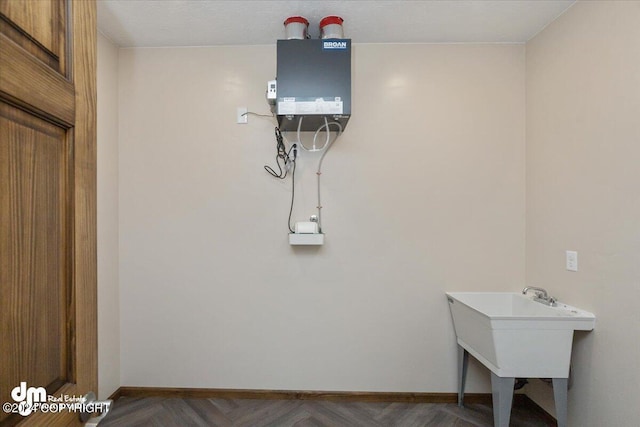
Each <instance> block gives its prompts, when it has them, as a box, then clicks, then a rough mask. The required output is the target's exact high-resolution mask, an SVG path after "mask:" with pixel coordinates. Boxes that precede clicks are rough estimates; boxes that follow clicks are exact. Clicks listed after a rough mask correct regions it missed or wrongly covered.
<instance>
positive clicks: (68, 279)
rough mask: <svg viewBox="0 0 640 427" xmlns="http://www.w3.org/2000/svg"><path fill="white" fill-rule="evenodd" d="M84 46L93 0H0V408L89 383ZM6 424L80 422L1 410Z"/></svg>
mask: <svg viewBox="0 0 640 427" xmlns="http://www.w3.org/2000/svg"><path fill="white" fill-rule="evenodd" d="M95 49H96V10H95V2H94V1H93V0H75V1H72V0H0V401H2V403H3V402H12V400H13V399H12V398H11V396H10V393H11V390H12V389H13V388H14V387H16V386H18V385H19V384H20V383H21V382H26V383H27V385H28V387H45V388H46V389H47V393H48V394H50V395H54V396H57V397H61V396H82V395H84V394H86V393H87V392H88V391H90V390H95V389H96V386H97V358H96V355H97V338H96V330H97V328H96V317H97V311H96V128H95V126H96V123H95V121H96V90H95V78H96V51H95ZM43 55H45V56H43ZM47 58H49V59H51V58H54V59H55V61H57V62H55V61H54V62H55V63H54V62H52V61H51V60H48V59H47ZM56 64H57V65H56ZM71 71H73V72H71ZM17 423H20V425H22V426H27V425H28V426H29V427H33V426H52V425H56V426H57V425H61V426H62V425H79V419H78V414H77V413H75V412H69V411H62V412H57V413H50V412H44V411H36V412H33V413H31V414H30V415H28V416H26V417H23V416H22V415H19V414H12V415H10V416H6V414H4V413H1V414H0V426H2V427H5V426H13V425H15V424H17Z"/></svg>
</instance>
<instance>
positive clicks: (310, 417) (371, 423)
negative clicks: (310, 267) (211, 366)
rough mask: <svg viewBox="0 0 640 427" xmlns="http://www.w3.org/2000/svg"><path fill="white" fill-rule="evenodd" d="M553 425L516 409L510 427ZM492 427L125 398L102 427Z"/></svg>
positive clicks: (469, 414) (313, 407) (366, 407)
mask: <svg viewBox="0 0 640 427" xmlns="http://www.w3.org/2000/svg"><path fill="white" fill-rule="evenodd" d="M552 425H554V424H549V422H548V421H547V420H545V419H543V418H541V416H540V415H539V414H536V413H535V412H532V411H531V410H529V409H527V408H520V407H517V406H514V408H513V410H512V412H511V426H512V427H513V426H518V427H547V426H552ZM125 426H126V427H136V426H160V427H174V426H175V427H187V426H198V427H200V426H220V427H351V426H354V427H355V426H358V427H419V426H434V427H440V426H442V427H480V426H481V427H492V426H493V414H492V410H491V407H490V406H489V405H482V404H470V405H466V406H465V407H464V408H458V406H457V405H455V404H444V403H441V404H440V403H439V404H436V403H398V402H395V403H372V402H334V401H321V400H260V399H180V398H164V397H145V398H135V397H122V398H120V399H118V400H117V401H116V402H115V405H114V407H113V409H112V410H111V412H110V413H109V414H108V415H107V417H106V418H105V419H104V420H103V421H102V422H101V423H100V427H125Z"/></svg>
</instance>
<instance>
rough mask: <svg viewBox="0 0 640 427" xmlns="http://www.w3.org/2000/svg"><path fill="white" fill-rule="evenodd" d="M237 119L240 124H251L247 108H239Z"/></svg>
mask: <svg viewBox="0 0 640 427" xmlns="http://www.w3.org/2000/svg"><path fill="white" fill-rule="evenodd" d="M236 111H237V117H236V122H237V123H238V124H245V123H249V115H248V114H247V111H249V110H247V107H238V108H237V110H236Z"/></svg>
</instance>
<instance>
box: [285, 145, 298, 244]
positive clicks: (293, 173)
mask: <svg viewBox="0 0 640 427" xmlns="http://www.w3.org/2000/svg"><path fill="white" fill-rule="evenodd" d="M293 147H295V144H294V145H293ZM293 147H292V148H293ZM294 153H295V151H294ZM294 155H295V154H294ZM295 194H296V161H295V160H293V170H292V171H291V207H290V208H289V220H288V221H287V225H288V226H289V231H290V232H291V233H293V232H294V231H293V228H292V227H291V214H292V213H293V199H294V197H295Z"/></svg>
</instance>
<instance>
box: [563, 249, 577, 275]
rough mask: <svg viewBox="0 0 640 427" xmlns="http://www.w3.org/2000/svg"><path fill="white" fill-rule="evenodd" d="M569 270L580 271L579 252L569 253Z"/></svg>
mask: <svg viewBox="0 0 640 427" xmlns="http://www.w3.org/2000/svg"><path fill="white" fill-rule="evenodd" d="M566 256H567V270H569V271H578V252H576V251H567V252H566Z"/></svg>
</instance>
